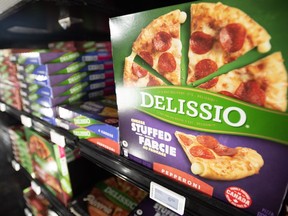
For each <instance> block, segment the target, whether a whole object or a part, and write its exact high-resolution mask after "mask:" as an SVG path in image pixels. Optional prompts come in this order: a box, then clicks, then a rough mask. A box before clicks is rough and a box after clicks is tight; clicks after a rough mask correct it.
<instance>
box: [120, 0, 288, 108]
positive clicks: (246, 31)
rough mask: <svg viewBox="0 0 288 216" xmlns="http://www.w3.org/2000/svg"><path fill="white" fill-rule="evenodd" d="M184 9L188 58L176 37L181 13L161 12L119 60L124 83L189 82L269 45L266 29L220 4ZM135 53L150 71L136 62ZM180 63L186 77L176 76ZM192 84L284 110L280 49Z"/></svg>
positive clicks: (284, 76)
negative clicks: (241, 66)
mask: <svg viewBox="0 0 288 216" xmlns="http://www.w3.org/2000/svg"><path fill="white" fill-rule="evenodd" d="M190 13H191V14H190V20H191V24H190V39H189V43H188V44H189V48H188V56H185V55H182V41H181V39H180V28H181V24H183V23H184V22H185V21H186V19H187V14H186V13H185V12H183V11H180V10H174V11H171V12H170V13H167V14H164V15H162V16H160V17H158V18H156V19H154V20H153V21H152V22H151V23H150V24H148V25H147V26H146V27H145V28H143V29H142V30H141V32H140V34H139V35H138V37H137V39H136V40H135V41H134V43H133V45H132V53H131V55H130V56H128V57H126V59H125V65H124V78H123V81H124V82H123V83H124V85H125V86H134V87H145V86H156V85H166V84H168V83H167V82H166V81H165V79H166V80H168V81H169V82H170V83H171V84H173V85H181V80H184V82H185V80H186V84H187V85H188V86H191V84H192V83H193V82H195V81H197V80H199V79H202V78H204V77H207V76H208V75H210V74H213V73H214V72H216V71H218V69H219V68H221V67H222V66H224V65H226V64H228V63H230V62H232V61H235V60H236V59H238V58H239V57H240V56H243V55H245V54H246V53H247V52H249V51H250V50H252V49H254V48H256V47H257V49H258V51H259V52H260V53H266V52H268V51H269V50H270V49H271V44H270V39H271V36H270V35H269V34H268V32H267V31H266V30H265V29H264V28H263V27H262V26H261V25H260V24H258V23H257V22H256V21H254V20H253V19H252V18H251V17H249V16H248V15H247V14H246V13H244V12H243V11H241V10H239V9H238V8H234V7H230V6H227V5H224V4H222V3H220V2H218V3H197V4H196V3H195V4H194V3H192V4H191V7H190ZM183 30H184V29H183ZM136 55H138V56H139V57H141V58H142V59H143V60H144V61H145V62H146V63H148V64H149V65H150V66H151V68H153V69H154V71H156V74H155V73H153V72H152V71H150V70H146V69H143V68H142V67H141V66H140V65H137V64H136V63H135V62H134V59H135V56H136ZM184 58H185V59H186V60H187V61H183V59H184ZM181 62H188V71H187V76H186V75H185V76H186V77H187V78H186V77H185V78H184V77H181ZM157 72H158V73H157ZM153 74H154V75H153ZM155 75H157V76H155ZM182 75H184V74H182ZM164 78H165V79H164ZM163 81H165V82H163ZM182 84H183V82H182ZM197 88H202V89H205V90H209V91H213V92H216V93H221V94H224V95H227V96H231V97H233V98H237V99H239V100H242V101H245V102H248V103H251V104H255V105H258V106H262V107H265V108H269V109H274V110H278V111H283V112H285V111H286V109H287V71H286V68H285V66H284V63H283V59H282V56H281V53H280V52H276V53H274V54H271V55H269V56H268V57H266V58H264V59H262V60H259V61H257V62H254V63H252V64H251V65H248V66H246V67H244V68H240V69H235V70H232V71H230V72H227V73H226V74H222V75H220V76H216V77H215V76H214V78H212V79H210V80H208V81H206V82H205V83H202V84H200V85H199V86H197Z"/></svg>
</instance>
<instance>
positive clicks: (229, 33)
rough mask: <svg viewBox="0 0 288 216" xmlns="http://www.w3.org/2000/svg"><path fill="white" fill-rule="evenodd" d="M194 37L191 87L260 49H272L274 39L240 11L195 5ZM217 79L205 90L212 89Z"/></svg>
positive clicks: (208, 4) (192, 19) (223, 7)
mask: <svg viewBox="0 0 288 216" xmlns="http://www.w3.org/2000/svg"><path fill="white" fill-rule="evenodd" d="M190 11H191V25H190V29H191V34H190V41H189V50H188V58H189V65H188V76H187V84H190V83H192V82H194V81H196V80H198V79H201V78H203V77H206V76H208V75H209V74H211V73H213V72H215V71H216V70H217V69H218V68H220V67H221V66H223V65H225V64H227V63H229V62H232V61H234V60H236V59H237V58H238V57H240V56H242V55H244V54H245V53H247V52H248V51H250V50H252V49H253V48H255V47H257V48H258V51H259V52H261V53H265V52H268V51H269V50H270V49H271V44H270V39H271V36H270V35H269V34H268V33H267V31H266V30H265V29H264V28H263V27H262V26H260V25H259V24H258V23H257V22H256V21H254V20H253V19H252V18H251V17H249V16H248V15H247V14H246V13H244V12H243V11H241V10H239V9H238V8H234V7H230V6H227V5H224V4H222V3H220V2H218V3H198V4H191V8H190ZM217 81H218V80H217V78H214V79H212V80H210V81H208V82H206V83H204V84H202V85H201V86H200V87H201V88H205V89H207V88H211V87H213V86H214V85H216V83H217Z"/></svg>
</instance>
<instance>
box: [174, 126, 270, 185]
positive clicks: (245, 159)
mask: <svg viewBox="0 0 288 216" xmlns="http://www.w3.org/2000/svg"><path fill="white" fill-rule="evenodd" d="M175 136H176V138H177V140H178V142H179V143H180V145H181V146H182V148H183V150H184V152H185V154H186V155H187V157H188V159H189V161H190V162H191V171H192V173H193V174H195V175H199V176H201V177H203V178H207V179H211V180H225V181H231V180H238V179H242V178H246V177H248V176H252V175H254V174H257V173H259V171H260V169H261V167H262V166H263V165H264V161H263V158H262V156H261V155H260V154H259V153H257V152H256V151H255V150H253V149H251V148H245V147H236V148H230V147H227V146H225V145H223V144H221V143H219V142H218V140H217V139H215V138H214V137H213V136H208V135H198V136H194V135H191V134H185V133H182V132H179V131H176V132H175Z"/></svg>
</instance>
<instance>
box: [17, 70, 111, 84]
mask: <svg viewBox="0 0 288 216" xmlns="http://www.w3.org/2000/svg"><path fill="white" fill-rule="evenodd" d="M113 77H114V72H113V70H96V71H91V72H75V73H68V74H57V75H39V74H22V73H19V76H18V78H19V79H20V80H21V82H25V83H35V84H38V85H42V86H63V85H69V84H73V83H78V82H85V81H88V82H91V81H95V80H104V79H109V78H113Z"/></svg>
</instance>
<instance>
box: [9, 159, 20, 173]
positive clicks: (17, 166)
mask: <svg viewBox="0 0 288 216" xmlns="http://www.w3.org/2000/svg"><path fill="white" fill-rule="evenodd" d="M11 164H12V167H13V169H14V170H15V171H19V170H20V164H19V163H17V161H15V160H12V161H11Z"/></svg>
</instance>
